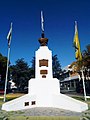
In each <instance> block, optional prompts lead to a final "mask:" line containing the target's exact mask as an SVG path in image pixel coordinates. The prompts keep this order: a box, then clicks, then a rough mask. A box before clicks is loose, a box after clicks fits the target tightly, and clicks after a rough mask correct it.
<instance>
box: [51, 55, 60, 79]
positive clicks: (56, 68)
mask: <svg viewBox="0 0 90 120" xmlns="http://www.w3.org/2000/svg"><path fill="white" fill-rule="evenodd" d="M52 68H53V77H55V78H58V79H59V77H60V73H61V72H62V70H61V65H60V63H59V60H58V58H57V55H54V56H52Z"/></svg>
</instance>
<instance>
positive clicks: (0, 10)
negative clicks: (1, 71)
mask: <svg viewBox="0 0 90 120" xmlns="http://www.w3.org/2000/svg"><path fill="white" fill-rule="evenodd" d="M41 10H43V12H44V20H45V37H47V38H48V39H49V42H48V47H49V49H51V50H52V53H53V55H55V54H57V55H58V59H59V61H60V64H61V66H62V67H64V66H67V65H68V64H70V63H72V62H73V61H75V52H74V48H73V38H74V21H75V20H76V21H77V22H78V31H79V39H80V44H81V51H82V50H84V49H85V46H86V45H88V44H90V0H0V53H2V54H3V55H4V56H7V39H6V37H7V34H8V31H9V29H10V23H11V22H13V33H12V41H11V52H10V61H11V64H15V61H16V60H17V59H19V58H24V59H25V61H26V62H28V64H29V65H31V60H32V57H34V55H35V51H36V50H37V49H38V48H39V42H38V38H40V37H41V22H40V11H41Z"/></svg>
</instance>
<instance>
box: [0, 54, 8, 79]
mask: <svg viewBox="0 0 90 120" xmlns="http://www.w3.org/2000/svg"><path fill="white" fill-rule="evenodd" d="M6 66H7V57H5V56H3V55H2V54H0V75H1V81H5V77H6Z"/></svg>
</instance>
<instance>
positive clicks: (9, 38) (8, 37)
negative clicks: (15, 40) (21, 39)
mask: <svg viewBox="0 0 90 120" xmlns="http://www.w3.org/2000/svg"><path fill="white" fill-rule="evenodd" d="M11 38H12V23H11V26H10V30H9V33H8V35H7V40H8V46H9V47H10V43H11Z"/></svg>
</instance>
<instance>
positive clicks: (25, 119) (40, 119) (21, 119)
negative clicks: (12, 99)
mask: <svg viewBox="0 0 90 120" xmlns="http://www.w3.org/2000/svg"><path fill="white" fill-rule="evenodd" d="M1 119H2V120H3V119H5V120H80V118H79V117H67V116H59V117H54V116H53V117H46V116H35V117H33V116H31V117H30V116H15V117H12V116H10V117H6V118H1ZM1 119H0V120H1Z"/></svg>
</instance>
